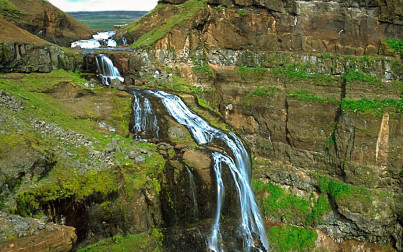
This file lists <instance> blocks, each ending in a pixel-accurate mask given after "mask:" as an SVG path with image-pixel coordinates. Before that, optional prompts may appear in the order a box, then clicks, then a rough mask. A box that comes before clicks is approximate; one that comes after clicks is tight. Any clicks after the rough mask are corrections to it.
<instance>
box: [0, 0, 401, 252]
mask: <svg viewBox="0 0 403 252" xmlns="http://www.w3.org/2000/svg"><path fill="white" fill-rule="evenodd" d="M399 7H400V6H399V4H398V2H394V1H386V2H382V3H381V2H376V1H373V2H365V3H364V2H355V1H352V2H309V1H271V2H267V1H266V2H265V1H237V0H234V1H196V0H194V1H193V0H189V1H161V3H160V4H159V5H158V6H157V8H156V9H155V10H153V11H152V12H150V13H149V14H148V15H146V16H145V17H143V19H141V20H139V21H137V22H135V23H133V24H131V25H129V26H127V27H126V28H123V29H125V30H121V31H120V32H121V33H125V35H126V36H127V38H128V39H129V41H130V42H132V43H133V44H132V47H133V49H126V50H125V51H107V52H105V51H102V50H101V51H102V53H104V54H107V55H108V57H110V58H111V59H112V61H113V62H114V64H115V66H116V67H117V68H118V69H119V71H120V72H121V74H122V76H123V77H124V78H125V82H124V83H123V84H118V85H117V86H116V88H112V89H110V88H104V87H102V86H101V85H100V82H99V81H98V80H96V79H95V76H94V75H93V74H94V73H96V71H97V70H96V64H95V55H94V54H80V53H77V52H74V51H69V50H66V49H63V48H59V47H57V46H54V45H50V44H46V45H44V44H41V45H32V44H29V43H21V42H10V41H8V42H7V43H1V45H2V47H0V48H1V50H0V59H1V63H0V65H1V71H2V72H3V73H2V75H1V82H0V83H1V86H0V88H1V89H2V90H4V91H1V92H0V104H1V106H0V109H1V111H2V113H1V115H0V119H1V120H0V121H1V128H0V130H1V140H0V142H1V144H0V146H1V147H0V148H1V163H0V167H1V174H0V176H1V181H0V183H1V184H0V189H1V191H0V197H1V198H0V199H1V201H0V202H1V210H2V211H3V212H8V213H4V214H3V212H2V215H1V219H0V221H1V222H2V223H10V222H9V221H8V220H9V219H8V218H10V216H11V218H12V220H16V219H18V218H20V217H13V216H14V215H12V214H18V215H21V216H24V217H25V218H26V219H24V222H25V223H29V224H21V223H20V222H21V221H14V223H17V224H14V225H17V226H18V228H16V227H13V226H10V225H9V224H6V225H2V227H5V228H4V229H2V230H1V232H2V233H1V234H2V239H3V240H1V242H2V246H3V247H4V248H5V247H7V249H11V251H12V249H13V248H14V247H18V246H19V245H18V244H19V243H18V241H20V240H22V239H23V237H31V236H30V235H35V234H36V235H39V236H42V233H40V232H44V231H43V230H48V229H49V230H50V228H51V226H52V225H53V224H51V222H53V223H56V224H57V225H59V226H56V229H57V230H63V228H65V226H63V225H67V226H72V227H74V228H75V234H73V233H72V232H71V230H70V231H68V235H65V236H63V237H65V238H63V242H62V243H63V245H60V246H59V245H57V244H55V243H54V242H55V241H54V240H52V237H50V236H49V239H48V241H49V243H48V245H47V246H48V248H56V247H57V248H60V250H58V249H54V250H57V251H69V250H71V249H74V250H77V249H79V248H84V247H85V246H86V245H89V244H93V243H96V242H99V241H101V240H103V239H107V240H103V241H101V242H100V243H96V244H95V245H91V246H90V247H88V248H87V249H88V250H89V251H91V249H93V250H96V249H99V250H101V249H102V248H104V247H105V248H107V249H109V250H112V249H116V250H120V249H121V248H122V247H129V248H131V249H132V250H140V249H142V250H146V251H148V250H150V251H152V250H164V251H186V250H189V249H192V250H198V251H204V250H206V243H205V240H206V238H207V237H206V233H208V230H209V229H210V228H211V227H210V224H211V219H212V218H213V212H214V209H215V205H216V192H215V187H214V186H213V184H214V183H215V178H214V175H213V173H212V170H213V167H212V159H211V156H210V155H209V154H208V153H209V151H211V150H216V149H220V148H223V147H220V146H219V145H215V146H198V145H197V144H196V143H195V141H194V140H193V139H192V137H191V134H190V133H189V132H188V131H187V129H186V128H184V126H182V125H180V124H178V123H177V122H176V121H175V120H173V119H172V118H171V117H170V116H169V115H168V114H167V113H166V112H165V111H164V110H163V109H162V108H161V107H162V106H161V105H158V102H156V101H152V105H153V108H154V110H155V113H156V115H157V118H159V119H158V121H159V122H160V123H161V124H162V125H163V127H161V131H160V134H159V137H158V138H156V137H152V138H149V139H148V142H147V143H146V142H138V141H135V140H133V139H132V138H133V136H134V135H135V132H134V131H133V130H130V129H132V128H133V125H134V122H133V112H132V101H133V96H132V95H130V94H128V93H127V92H125V91H124V90H128V89H129V88H130V87H136V88H150V89H162V90H167V91H170V92H173V93H176V94H178V95H179V96H181V98H182V99H183V100H184V102H185V103H186V104H187V105H188V106H189V107H190V108H191V109H192V110H194V111H195V112H197V113H198V114H199V115H201V116H202V117H203V118H205V119H207V120H208V121H209V122H210V123H211V124H212V125H214V126H215V127H217V128H221V129H224V130H231V131H233V132H235V133H236V134H237V135H238V136H239V137H240V138H241V139H242V140H243V142H244V143H245V145H246V146H247V148H248V149H249V151H250V155H251V161H252V185H253V188H254V191H255V194H256V198H257V202H258V205H259V206H260V209H261V213H262V217H263V219H264V222H265V227H266V232H267V234H268V239H269V244H270V250H273V251H295V250H298V251H299V250H301V251H309V250H313V249H318V250H325V251H326V250H328V251H335V250H343V251H344V250H346V251H395V250H397V251H401V250H402V239H401V237H402V235H403V229H402V207H403V205H402V202H403V201H402V179H403V175H402V165H401V164H402V162H401V155H402V150H401V144H402V142H403V140H402V135H401V127H402V126H401V111H402V105H401V95H402V63H401V45H400V49H399V47H397V49H396V47H394V46H393V45H394V44H393V43H392V42H395V43H396V41H397V42H399V40H400V41H401V39H402V38H401V37H399V36H401V34H402V33H401V7H400V8H399ZM371 30H376V31H377V32H370V31H371ZM391 38H393V39H391ZM388 39H389V40H388ZM385 41H386V42H385ZM400 43H401V42H400ZM399 50H400V51H399ZM57 69H64V70H67V71H70V72H66V71H64V70H57ZM51 71H53V72H51ZM72 71H76V72H72ZM32 72H34V73H32ZM35 72H37V73H35ZM26 73H30V74H26ZM80 76H81V77H85V78H86V79H82V78H81V77H80ZM129 130H130V131H129ZM190 174H191V176H190ZM227 176H228V174H227ZM192 188H193V189H192ZM227 191H228V190H227ZM229 191H231V190H229ZM234 197H235V196H234V195H233V194H231V193H230V194H229V195H228V196H226V200H225V202H226V203H227V205H226V204H225V203H224V208H223V212H222V214H223V215H224V216H228V220H227V222H226V223H224V224H223V225H224V226H225V228H226V229H227V230H229V231H230V233H231V230H233V231H232V232H234V233H236V230H235V228H234V224H233V223H232V222H235V221H233V219H232V218H233V216H234V215H236V213H233V211H232V209H231V207H230V204H229V202H230V201H231V200H232V199H233V198H234ZM195 202H196V204H195ZM195 205H196V206H197V207H195ZM31 217H36V218H38V219H36V220H35V219H34V220H32V219H30V218H31ZM34 222H37V223H39V224H35V223H34ZM41 223H44V224H41ZM36 225H39V226H38V227H36ZM27 226H28V228H26V227H27ZM21 227H23V228H21ZM21 229H22V230H23V231H21ZM10 230H11V231H10ZM64 232H67V231H64ZM126 235H128V236H126ZM43 236H44V237H48V235H43ZM3 237H5V238H3ZM31 244H35V242H33V243H31ZM21 246H25V245H21ZM30 246H32V247H31V248H35V247H34V246H33V245H30ZM52 246H53V247H52ZM234 246H235V245H234ZM231 248H232V249H231V251H232V250H235V248H236V246H235V247H231ZM41 250H43V249H42V248H41V249H37V251H41ZM88 250H86V251H88ZM28 251H29V249H28Z"/></svg>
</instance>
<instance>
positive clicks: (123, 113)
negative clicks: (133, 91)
mask: <svg viewBox="0 0 403 252" xmlns="http://www.w3.org/2000/svg"><path fill="white" fill-rule="evenodd" d="M131 106H132V97H128V96H123V97H122V96H119V95H114V96H113V110H112V113H111V117H112V120H113V126H114V127H116V129H117V130H119V131H120V132H122V134H123V135H125V136H126V135H128V134H129V119H130V116H131V113H132V108H131Z"/></svg>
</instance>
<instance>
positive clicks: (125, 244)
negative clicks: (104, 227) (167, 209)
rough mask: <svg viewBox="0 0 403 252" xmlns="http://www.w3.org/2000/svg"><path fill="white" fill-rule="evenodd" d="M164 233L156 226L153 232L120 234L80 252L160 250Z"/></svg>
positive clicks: (153, 251)
mask: <svg viewBox="0 0 403 252" xmlns="http://www.w3.org/2000/svg"><path fill="white" fill-rule="evenodd" d="M162 240H163V235H162V233H161V232H160V231H159V230H158V229H156V228H154V229H153V231H152V232H151V234H149V233H146V232H145V233H139V234H135V235H128V236H126V237H122V236H119V235H116V236H113V237H112V238H109V239H106V240H103V241H100V242H98V243H95V244H92V245H90V246H88V247H86V248H83V249H80V250H78V251H79V252H115V251H116V252H121V251H152V252H159V251H162V250H161V246H162Z"/></svg>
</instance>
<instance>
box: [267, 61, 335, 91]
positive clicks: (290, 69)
mask: <svg viewBox="0 0 403 252" xmlns="http://www.w3.org/2000/svg"><path fill="white" fill-rule="evenodd" d="M311 68H312V66H311V64H301V63H293V64H286V65H284V66H282V67H277V68H274V69H273V70H272V74H273V75H274V76H276V77H281V76H282V77H286V78H288V79H291V80H306V81H308V80H310V81H313V84H315V85H322V86H323V85H328V84H330V83H331V82H332V81H333V80H334V77H332V75H330V74H323V73H312V72H311V70H310V69H311Z"/></svg>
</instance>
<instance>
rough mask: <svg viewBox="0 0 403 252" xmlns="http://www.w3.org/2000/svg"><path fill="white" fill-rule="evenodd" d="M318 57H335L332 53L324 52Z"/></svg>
mask: <svg viewBox="0 0 403 252" xmlns="http://www.w3.org/2000/svg"><path fill="white" fill-rule="evenodd" d="M318 58H320V59H333V58H334V56H333V55H331V54H330V53H322V54H319V56H318Z"/></svg>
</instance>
